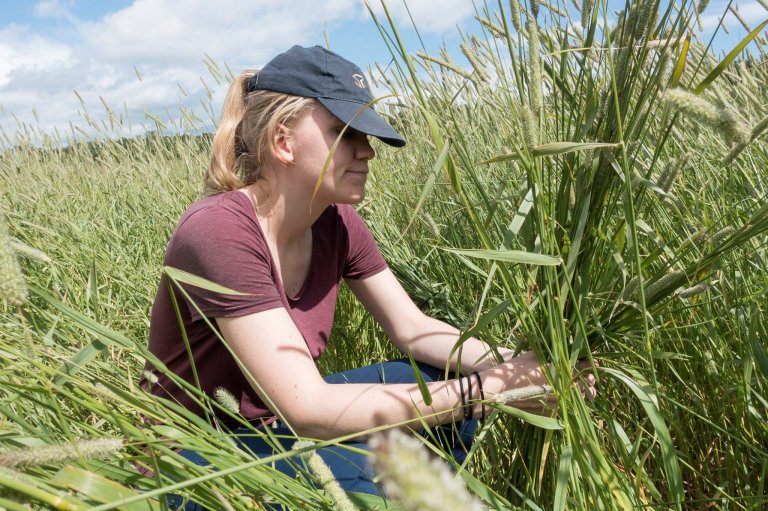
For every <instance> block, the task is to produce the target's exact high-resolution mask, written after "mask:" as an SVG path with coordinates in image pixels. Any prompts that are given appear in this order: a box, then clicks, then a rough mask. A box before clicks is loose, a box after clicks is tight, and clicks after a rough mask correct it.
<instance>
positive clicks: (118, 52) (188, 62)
mask: <svg viewBox="0 0 768 511" xmlns="http://www.w3.org/2000/svg"><path fill="white" fill-rule="evenodd" d="M388 5H389V6H390V8H391V9H392V12H393V14H394V16H395V18H396V22H397V23H399V24H400V25H401V26H402V27H410V26H411V22H410V19H409V18H408V13H407V12H406V11H405V8H404V5H403V4H402V2H396V1H393V0H390V2H389V4H388ZM73 6H74V3H73V1H72V0H44V1H40V2H38V3H37V4H35V6H34V13H35V14H36V16H38V17H39V18H45V19H46V23H48V25H46V27H47V28H45V29H42V28H38V27H37V26H36V25H34V24H33V25H31V26H19V25H6V26H5V27H3V26H0V130H3V131H5V132H6V133H12V132H14V131H16V129H17V128H18V124H17V121H16V119H15V118H14V117H13V116H12V115H10V113H11V112H12V113H13V114H15V116H16V118H18V120H19V121H20V122H21V123H26V124H29V125H33V126H36V127H39V128H40V129H42V130H44V131H52V130H53V129H54V128H55V129H58V130H60V131H70V130H71V128H70V122H71V123H73V124H75V125H76V126H78V127H80V128H81V129H82V130H84V131H86V132H88V133H91V134H93V133H94V132H95V130H96V128H94V127H92V126H88V124H89V122H90V121H89V116H88V114H86V111H87V112H88V113H89V114H90V116H92V118H93V119H95V123H96V124H97V125H100V124H101V123H102V122H103V121H102V119H105V118H106V117H107V116H106V112H105V107H104V103H106V104H107V105H108V106H109V108H110V109H112V110H113V111H114V113H115V116H117V117H118V118H121V120H122V122H123V123H124V124H125V125H127V124H129V123H130V124H132V125H133V126H134V130H133V133H134V134H135V133H136V132H137V131H138V132H141V131H143V128H142V127H141V124H145V125H146V126H148V127H149V128H152V127H153V126H154V123H153V122H152V121H147V118H146V117H145V115H144V113H145V112H150V113H153V114H154V115H157V116H158V117H160V118H163V119H165V118H172V119H173V118H176V119H179V118H180V116H181V114H180V112H179V109H180V108H182V107H183V108H186V109H188V110H193V111H194V112H195V115H196V116H197V117H199V118H202V119H204V120H205V121H206V122H208V124H210V119H211V117H215V118H217V117H218V115H219V113H218V111H219V108H220V105H221V102H222V100H223V96H224V94H225V92H226V87H227V85H226V83H216V80H215V79H214V78H213V77H212V76H211V74H210V73H209V71H208V68H207V67H206V65H205V64H204V62H203V57H204V56H205V55H208V56H210V58H211V59H212V60H213V61H214V62H217V63H223V62H226V63H227V64H228V66H229V68H230V69H231V70H232V71H233V72H235V73H237V72H239V71H240V70H241V69H245V68H253V67H260V66H262V65H263V64H264V63H266V61H267V60H268V59H269V58H270V57H272V56H273V55H274V54H275V53H277V52H278V51H282V50H285V49H287V48H288V47H289V46H290V45H292V44H317V43H320V42H321V41H322V40H323V35H322V34H323V30H324V29H325V28H326V27H328V28H329V30H334V29H337V28H339V27H346V28H348V29H349V30H346V31H344V32H338V33H337V34H338V37H339V39H338V40H341V41H344V39H343V38H342V35H343V36H344V37H347V36H348V34H349V33H357V30H358V29H360V26H353V25H352V24H369V25H370V23H371V21H370V18H368V17H367V16H366V11H365V8H364V6H363V2H362V0H327V1H324V2H317V1H316V0H258V1H253V0H228V1H227V2H213V1H210V0H135V1H133V3H131V4H130V5H128V6H127V7H125V8H123V9H120V10H118V11H114V12H112V13H110V14H108V15H106V16H104V17H103V18H101V19H98V20H96V21H85V20H83V19H77V18H75V17H74V16H73V14H72V12H73V9H72V7H73ZM409 6H410V8H411V14H412V15H413V17H414V20H415V22H416V24H417V26H418V27H419V29H420V30H421V31H422V32H424V33H426V32H440V31H442V30H452V29H453V27H454V26H455V24H457V23H460V22H461V20H463V19H466V18H467V17H470V16H471V14H472V5H471V2H467V1H466V0H442V1H437V0H429V1H426V0H425V1H421V2H412V3H411V4H409ZM379 9H380V8H379ZM50 23H58V24H59V25H56V26H55V29H54V30H50ZM347 23H348V24H349V25H347ZM59 34H66V37H67V39H66V42H64V40H63V39H58V38H56V37H58V36H59ZM353 37H354V36H350V37H348V40H353V39H352V38H353ZM331 40H332V41H334V49H338V50H339V51H340V52H342V53H345V49H344V48H341V47H338V48H337V46H336V44H337V43H338V40H337V39H336V37H335V35H334V34H333V33H332V35H331ZM356 41H357V42H359V44H358V46H359V48H364V47H366V46H367V45H366V43H365V42H364V41H360V40H359V39H357V40H356ZM342 44H344V43H342ZM346 44H349V43H346ZM352 44H355V43H354V42H353V43H352ZM359 48H355V50H358V51H359ZM350 58H353V57H350ZM358 63H359V64H361V65H362V66H365V65H366V62H358ZM134 69H137V70H138V72H139V73H140V75H141V79H139V78H138V77H137V76H136V72H135V71H134ZM201 80H205V82H206V83H207V84H208V86H209V89H210V94H212V95H213V100H209V97H208V94H209V91H207V90H206V88H205V87H204V86H203V83H202V81H201ZM180 88H181V89H183V90H184V91H186V94H184V93H182V92H181V90H180ZM75 90H76V91H77V93H78V95H79V97H80V98H82V104H81V102H80V100H79V99H78V96H76V95H75V93H74V92H73V91H75ZM211 103H212V104H213V105H215V106H212V104H211ZM33 108H34V110H35V111H36V112H37V114H36V115H33V114H32V112H33Z"/></svg>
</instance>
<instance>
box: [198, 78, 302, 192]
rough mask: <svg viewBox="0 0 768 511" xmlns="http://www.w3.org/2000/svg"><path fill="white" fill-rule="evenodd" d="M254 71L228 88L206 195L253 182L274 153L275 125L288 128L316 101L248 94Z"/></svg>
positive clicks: (274, 94) (275, 94)
mask: <svg viewBox="0 0 768 511" xmlns="http://www.w3.org/2000/svg"><path fill="white" fill-rule="evenodd" d="M255 74H256V72H255V71H245V72H244V73H242V74H241V75H240V76H238V77H237V78H236V79H235V81H234V82H232V85H231V86H230V87H229V92H227V99H225V100H224V108H223V111H222V113H221V121H220V122H219V128H218V129H217V130H216V135H215V136H214V137H213V147H212V149H211V161H210V163H209V164H208V170H207V171H206V173H205V194H206V195H215V194H217V193H221V192H226V191H230V190H238V189H240V188H243V187H244V186H248V185H250V184H253V183H255V182H256V180H257V179H259V177H260V175H261V166H262V164H263V163H264V162H265V161H266V160H267V158H269V157H270V156H271V155H272V154H273V153H274V146H273V144H274V137H275V133H276V131H277V127H278V126H279V125H283V126H289V127H290V125H291V123H292V122H293V121H295V120H296V119H297V118H298V117H299V116H300V115H301V114H302V113H303V112H304V111H305V110H307V109H308V108H310V107H311V106H312V105H314V104H315V102H316V101H315V100H314V99H312V98H305V97H301V96H291V95H289V94H283V93H281V92H273V91H267V90H259V91H254V92H250V93H249V92H248V80H249V79H250V78H251V77H252V76H254V75H255Z"/></svg>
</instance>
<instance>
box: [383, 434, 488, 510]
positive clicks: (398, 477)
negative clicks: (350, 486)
mask: <svg viewBox="0 0 768 511" xmlns="http://www.w3.org/2000/svg"><path fill="white" fill-rule="evenodd" d="M368 445H369V446H370V447H371V451H372V456H371V463H372V465H373V468H374V470H375V471H376V473H377V475H379V476H380V477H381V481H382V484H383V486H384V491H385V492H386V494H387V495H388V496H389V497H390V498H392V499H394V500H396V501H398V502H399V503H400V505H401V509H403V510H404V511H454V510H455V511H459V510H461V511H468V510H469V511H480V510H481V509H483V508H482V506H481V505H480V503H479V502H478V501H477V500H476V499H475V498H474V497H472V496H471V495H470V494H469V493H467V491H466V489H465V488H464V485H463V484H462V482H461V480H460V479H458V480H457V478H456V477H455V476H454V475H453V474H452V473H451V471H450V469H449V467H448V465H447V464H446V463H445V462H443V461H441V460H439V459H437V458H434V457H432V456H430V455H429V453H427V451H426V449H425V448H424V445H423V444H422V443H421V441H419V440H418V439H417V438H416V437H415V436H413V435H410V434H408V433H404V432H402V431H400V430H397V429H394V430H391V431H389V432H387V433H381V434H378V435H376V436H374V437H373V438H371V440H370V441H369V442H368Z"/></svg>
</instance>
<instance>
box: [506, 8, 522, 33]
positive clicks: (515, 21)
mask: <svg viewBox="0 0 768 511" xmlns="http://www.w3.org/2000/svg"><path fill="white" fill-rule="evenodd" d="M509 10H510V11H511V16H510V17H511V18H512V26H513V27H515V30H516V31H517V33H518V34H519V33H520V32H522V31H523V21H522V17H521V16H520V2H518V0H512V1H511V2H509Z"/></svg>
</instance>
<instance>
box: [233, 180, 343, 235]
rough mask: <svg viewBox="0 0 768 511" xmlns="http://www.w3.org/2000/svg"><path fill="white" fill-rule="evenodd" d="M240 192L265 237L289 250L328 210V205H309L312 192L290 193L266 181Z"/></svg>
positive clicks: (277, 183)
mask: <svg viewBox="0 0 768 511" xmlns="http://www.w3.org/2000/svg"><path fill="white" fill-rule="evenodd" d="M267 175H268V176H269V175H271V176H275V175H276V174H275V173H270V174H267ZM278 175H279V174H278ZM240 191H241V192H242V193H244V194H245V195H246V196H248V198H249V199H251V203H252V204H253V207H254V211H255V213H256V217H257V219H258V220H259V223H260V224H261V228H262V230H263V231H264V234H265V236H266V237H267V239H268V240H269V241H271V242H272V243H274V244H275V245H276V246H288V245H291V244H293V243H295V242H296V241H298V240H300V239H302V238H303V237H304V236H305V235H306V233H307V230H308V229H310V228H311V227H312V224H314V223H315V221H316V220H317V219H318V218H319V217H320V214H322V212H323V211H325V208H326V207H328V204H321V203H320V201H317V200H315V201H312V190H309V194H307V193H306V191H298V190H292V189H291V188H290V187H286V186H282V185H281V183H280V182H279V180H278V179H269V178H268V177H264V178H261V179H259V180H258V181H257V182H255V183H253V184H252V185H249V186H246V187H245V188H242V189H241V190H240Z"/></svg>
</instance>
